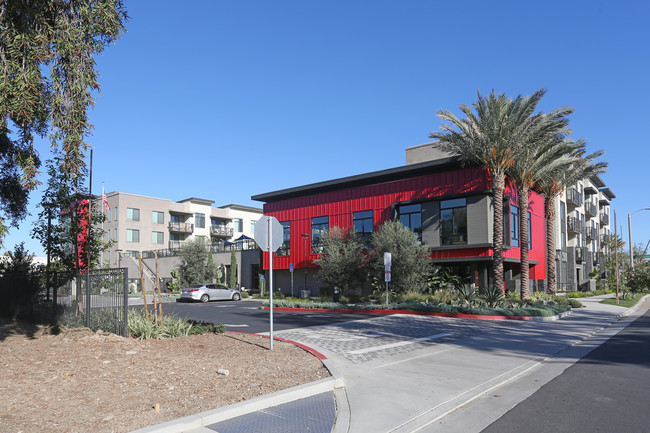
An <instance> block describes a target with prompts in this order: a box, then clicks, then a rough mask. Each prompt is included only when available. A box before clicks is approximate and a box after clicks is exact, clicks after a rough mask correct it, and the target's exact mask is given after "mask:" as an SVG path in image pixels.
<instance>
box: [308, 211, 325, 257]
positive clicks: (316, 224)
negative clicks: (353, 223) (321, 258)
mask: <svg viewBox="0 0 650 433" xmlns="http://www.w3.org/2000/svg"><path fill="white" fill-rule="evenodd" d="M328 232H329V217H326V216H324V217H316V218H312V219H311V253H312V254H320V253H322V252H323V237H325V236H327V233H328Z"/></svg>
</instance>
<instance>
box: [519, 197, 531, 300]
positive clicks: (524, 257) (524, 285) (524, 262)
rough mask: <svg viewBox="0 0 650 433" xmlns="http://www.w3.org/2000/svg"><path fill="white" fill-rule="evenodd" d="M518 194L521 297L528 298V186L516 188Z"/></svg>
mask: <svg viewBox="0 0 650 433" xmlns="http://www.w3.org/2000/svg"><path fill="white" fill-rule="evenodd" d="M518 195H519V250H520V257H521V299H528V298H530V289H529V277H528V271H529V268H530V262H529V261H528V188H526V187H524V188H518Z"/></svg>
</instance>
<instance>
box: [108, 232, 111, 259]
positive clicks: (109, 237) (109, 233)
mask: <svg viewBox="0 0 650 433" xmlns="http://www.w3.org/2000/svg"><path fill="white" fill-rule="evenodd" d="M110 241H111V229H108V242H110ZM109 261H110V260H109Z"/></svg>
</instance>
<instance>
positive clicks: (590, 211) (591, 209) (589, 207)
mask: <svg viewBox="0 0 650 433" xmlns="http://www.w3.org/2000/svg"><path fill="white" fill-rule="evenodd" d="M585 214H586V215H589V217H591V218H593V217H596V216H598V206H596V205H595V204H593V203H591V202H587V203H585Z"/></svg>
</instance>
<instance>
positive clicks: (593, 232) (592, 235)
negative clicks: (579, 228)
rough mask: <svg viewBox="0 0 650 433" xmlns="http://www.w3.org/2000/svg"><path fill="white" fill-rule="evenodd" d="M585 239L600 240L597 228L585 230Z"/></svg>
mask: <svg viewBox="0 0 650 433" xmlns="http://www.w3.org/2000/svg"><path fill="white" fill-rule="evenodd" d="M585 237H586V238H587V239H598V229H597V228H596V227H587V228H586V229H585Z"/></svg>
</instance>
